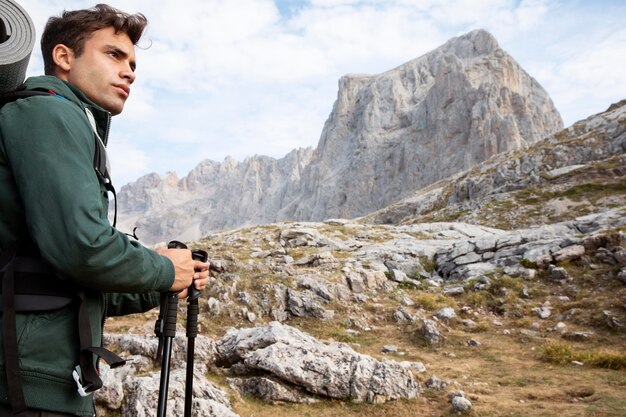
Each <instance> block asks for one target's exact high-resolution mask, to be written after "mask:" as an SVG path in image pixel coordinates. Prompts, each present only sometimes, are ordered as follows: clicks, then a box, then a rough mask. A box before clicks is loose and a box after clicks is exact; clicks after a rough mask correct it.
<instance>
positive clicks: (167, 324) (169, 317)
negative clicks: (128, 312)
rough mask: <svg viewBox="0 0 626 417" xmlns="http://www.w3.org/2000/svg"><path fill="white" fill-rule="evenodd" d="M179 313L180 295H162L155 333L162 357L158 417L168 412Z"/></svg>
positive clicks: (173, 293)
mask: <svg viewBox="0 0 626 417" xmlns="http://www.w3.org/2000/svg"><path fill="white" fill-rule="evenodd" d="M177 313H178V293H175V292H168V293H163V294H161V313H160V314H159V319H158V320H157V324H156V325H155V333H156V334H157V336H159V351H158V352H157V356H159V355H160V356H162V358H161V359H162V361H161V381H160V382H159V403H158V408H157V417H165V412H166V410H167V391H168V385H169V380H170V360H171V358H172V341H173V339H174V337H175V336H176V315H177ZM161 349H162V350H161Z"/></svg>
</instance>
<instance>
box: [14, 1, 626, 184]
mask: <svg viewBox="0 0 626 417" xmlns="http://www.w3.org/2000/svg"><path fill="white" fill-rule="evenodd" d="M20 3H21V4H22V5H23V6H24V7H25V8H26V10H27V11H28V12H29V13H31V15H32V16H33V20H34V21H35V25H36V26H37V28H38V31H39V32H40V31H41V28H42V27H43V24H44V23H45V20H46V19H47V17H48V16H49V15H51V14H57V13H58V12H60V11H61V10H62V9H64V8H65V9H70V10H71V9H78V8H84V7H91V6H93V4H94V3H93V2H91V1H86V0H65V1H62V0H23V1H20ZM110 4H112V5H113V6H114V7H119V8H121V9H123V10H126V11H129V12H136V11H141V12H143V13H144V14H146V16H147V17H148V19H149V21H150V24H149V26H148V31H147V33H146V36H145V37H144V41H143V42H142V43H141V46H146V45H151V46H150V47H149V48H148V49H143V50H142V49H140V50H138V51H137V59H138V72H137V74H138V80H137V82H136V83H135V85H134V86H133V91H132V94H131V99H130V100H129V102H128V103H127V105H126V109H125V112H124V114H123V115H121V116H118V117H116V118H115V119H114V130H113V133H112V135H111V141H110V142H111V145H110V146H111V154H112V158H115V159H116V160H117V159H118V158H119V159H120V161H116V163H115V165H117V166H119V168H116V173H119V172H120V171H122V172H124V178H128V179H133V178H132V177H133V176H139V175H141V174H144V173H147V172H150V171H157V172H166V171H176V172H178V173H179V174H180V175H184V174H186V173H187V172H188V171H189V170H190V169H192V168H193V166H194V165H195V164H197V163H198V162H200V160H201V159H203V158H211V159H214V160H222V159H223V158H224V157H225V156H226V155H232V156H234V157H235V158H236V159H239V160H242V159H243V158H245V156H248V155H254V154H268V155H270V156H274V157H282V156H284V155H285V154H286V153H287V152H289V151H290V150H291V149H293V148H296V147H306V146H315V145H316V144H317V141H318V139H319V135H320V133H321V130H322V127H323V122H324V120H325V119H326V118H327V116H328V114H329V113H330V111H331V109H332V105H333V101H334V99H335V97H336V88H337V80H338V79H339V77H341V76H342V75H344V74H346V73H380V72H384V71H386V70H389V69H392V68H394V67H396V66H398V65H401V64H403V63H404V62H407V61H409V60H412V59H414V58H417V57H418V56H420V55H423V54H424V53H426V52H428V51H430V50H432V49H433V48H435V47H437V46H439V45H441V44H442V43H443V42H445V41H446V40H447V39H449V38H450V37H452V36H458V35H460V34H462V33H465V32H468V31H469V30H472V29H475V28H479V27H480V28H485V29H487V30H489V31H490V32H491V33H493V34H494V35H495V36H496V38H497V39H498V41H499V42H500V45H501V46H502V47H503V48H504V49H505V50H507V51H508V52H509V53H510V54H511V55H512V56H513V57H514V58H515V59H516V60H518V62H520V64H521V65H522V67H524V68H525V69H527V71H528V72H529V73H530V74H531V75H532V76H534V77H535V78H536V79H537V80H538V81H539V82H540V83H541V84H542V85H543V86H544V87H545V88H546V89H547V91H548V92H549V93H550V94H551V96H552V97H553V99H554V101H555V104H556V105H557V108H558V109H559V110H560V111H561V113H562V115H563V117H564V119H565V121H566V123H571V122H574V121H576V120H575V119H576V118H581V117H585V116H587V115H589V114H590V112H596V111H600V110H602V109H604V108H606V107H607V106H608V105H609V104H610V102H612V101H617V100H618V99H620V98H624V97H625V96H626V87H624V86H626V83H623V82H622V79H621V78H622V76H621V73H622V72H623V68H624V67H625V64H626V62H624V61H625V60H626V50H625V48H626V47H625V46H624V45H626V34H625V32H626V31H625V30H624V29H623V21H624V18H625V17H626V10H625V7H624V6H621V5H619V4H616V3H611V2H602V3H601V4H600V5H598V6H596V4H595V3H593V4H592V3H589V4H587V2H575V3H572V2H566V1H564V0H521V1H518V0H485V1H481V2H477V1H474V0H419V1H418V0H376V1H374V0H309V1H296V0H281V1H280V2H278V3H274V2H273V1H270V0H241V1H237V2H235V1H232V0H189V1H185V2H178V1H173V0H124V1H122V0H113V1H111V2H110ZM280 11H286V14H283V15H281V14H280ZM36 59H38V60H40V59H41V58H40V57H37V58H36ZM40 70H41V65H40V64H39V63H38V62H35V63H34V64H31V72H30V74H34V73H36V72H38V71H40ZM33 71H34V72H33ZM142 170H143V171H142Z"/></svg>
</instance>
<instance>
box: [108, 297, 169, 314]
mask: <svg viewBox="0 0 626 417" xmlns="http://www.w3.org/2000/svg"><path fill="white" fill-rule="evenodd" d="M106 298H107V316H109V317H114V316H125V315H127V314H135V313H144V312H146V311H149V310H152V309H153V308H155V307H158V306H159V305H160V304H161V294H160V293H158V292H151V293H146V294H118V293H114V294H107V296H106Z"/></svg>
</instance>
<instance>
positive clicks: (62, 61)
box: [52, 43, 74, 78]
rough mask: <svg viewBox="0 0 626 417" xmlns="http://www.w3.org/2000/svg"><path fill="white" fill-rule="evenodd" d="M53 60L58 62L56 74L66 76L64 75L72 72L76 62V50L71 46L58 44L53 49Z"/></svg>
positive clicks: (60, 76) (61, 76)
mask: <svg viewBox="0 0 626 417" xmlns="http://www.w3.org/2000/svg"><path fill="white" fill-rule="evenodd" d="M52 60H53V61H54V63H55V64H56V71H55V75H56V76H58V77H59V78H64V77H63V75H64V74H67V73H69V72H70V70H71V69H72V63H73V62H74V51H73V50H72V48H70V47H69V46H66V45H63V44H62V43H60V44H58V45H57V46H55V47H54V49H53V50H52Z"/></svg>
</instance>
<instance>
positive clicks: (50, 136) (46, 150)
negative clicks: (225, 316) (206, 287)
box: [0, 97, 174, 293]
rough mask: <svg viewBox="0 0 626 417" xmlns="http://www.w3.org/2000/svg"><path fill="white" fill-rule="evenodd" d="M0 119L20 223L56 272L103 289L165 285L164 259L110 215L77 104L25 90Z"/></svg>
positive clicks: (91, 139) (167, 267)
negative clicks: (22, 218)
mask: <svg viewBox="0 0 626 417" xmlns="http://www.w3.org/2000/svg"><path fill="white" fill-rule="evenodd" d="M3 110H4V111H3V119H4V120H10V123H4V126H2V125H0V128H1V129H2V136H3V140H4V145H5V153H6V155H7V158H8V161H9V164H10V165H11V171H12V173H13V175H14V180H15V183H16V186H17V188H18V190H19V193H20V196H21V199H22V202H23V205H24V211H25V219H26V226H27V228H28V231H29V233H30V235H31V237H32V239H33V240H34V241H35V243H36V244H37V246H38V247H39V250H40V252H41V255H42V257H43V258H44V259H45V260H46V261H48V262H49V263H50V264H51V265H52V266H53V267H54V268H55V269H56V270H57V271H58V273H59V275H61V277H64V278H67V279H71V280H73V281H75V282H76V283H78V284H79V285H82V286H84V287H86V288H89V289H93V290H96V291H102V292H119V293H144V292H151V291H158V292H162V291H166V290H167V289H169V288H170V287H171V285H172V283H173V282H174V267H173V265H172V263H171V261H170V260H169V259H167V258H166V257H163V256H161V255H158V254H157V253H156V252H154V251H151V250H149V249H147V248H145V247H144V246H142V245H141V244H139V243H138V242H134V241H130V240H129V239H128V238H127V237H126V236H125V235H124V234H123V233H120V232H119V231H117V230H116V229H114V228H113V227H112V226H111V225H110V223H109V220H108V213H107V209H108V196H107V193H106V191H105V190H104V188H103V187H102V185H101V184H100V182H99V180H98V178H97V176H96V173H95V171H94V168H93V158H94V151H95V136H94V133H93V131H92V130H91V127H90V126H89V124H88V123H89V122H88V121H87V118H86V116H85V114H84V113H82V109H81V108H80V107H79V106H78V105H76V104H74V103H72V102H70V101H68V100H65V99H59V98H55V97H31V98H29V99H26V100H19V101H17V102H15V103H12V104H11V106H10V108H6V107H5V109H3Z"/></svg>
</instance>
